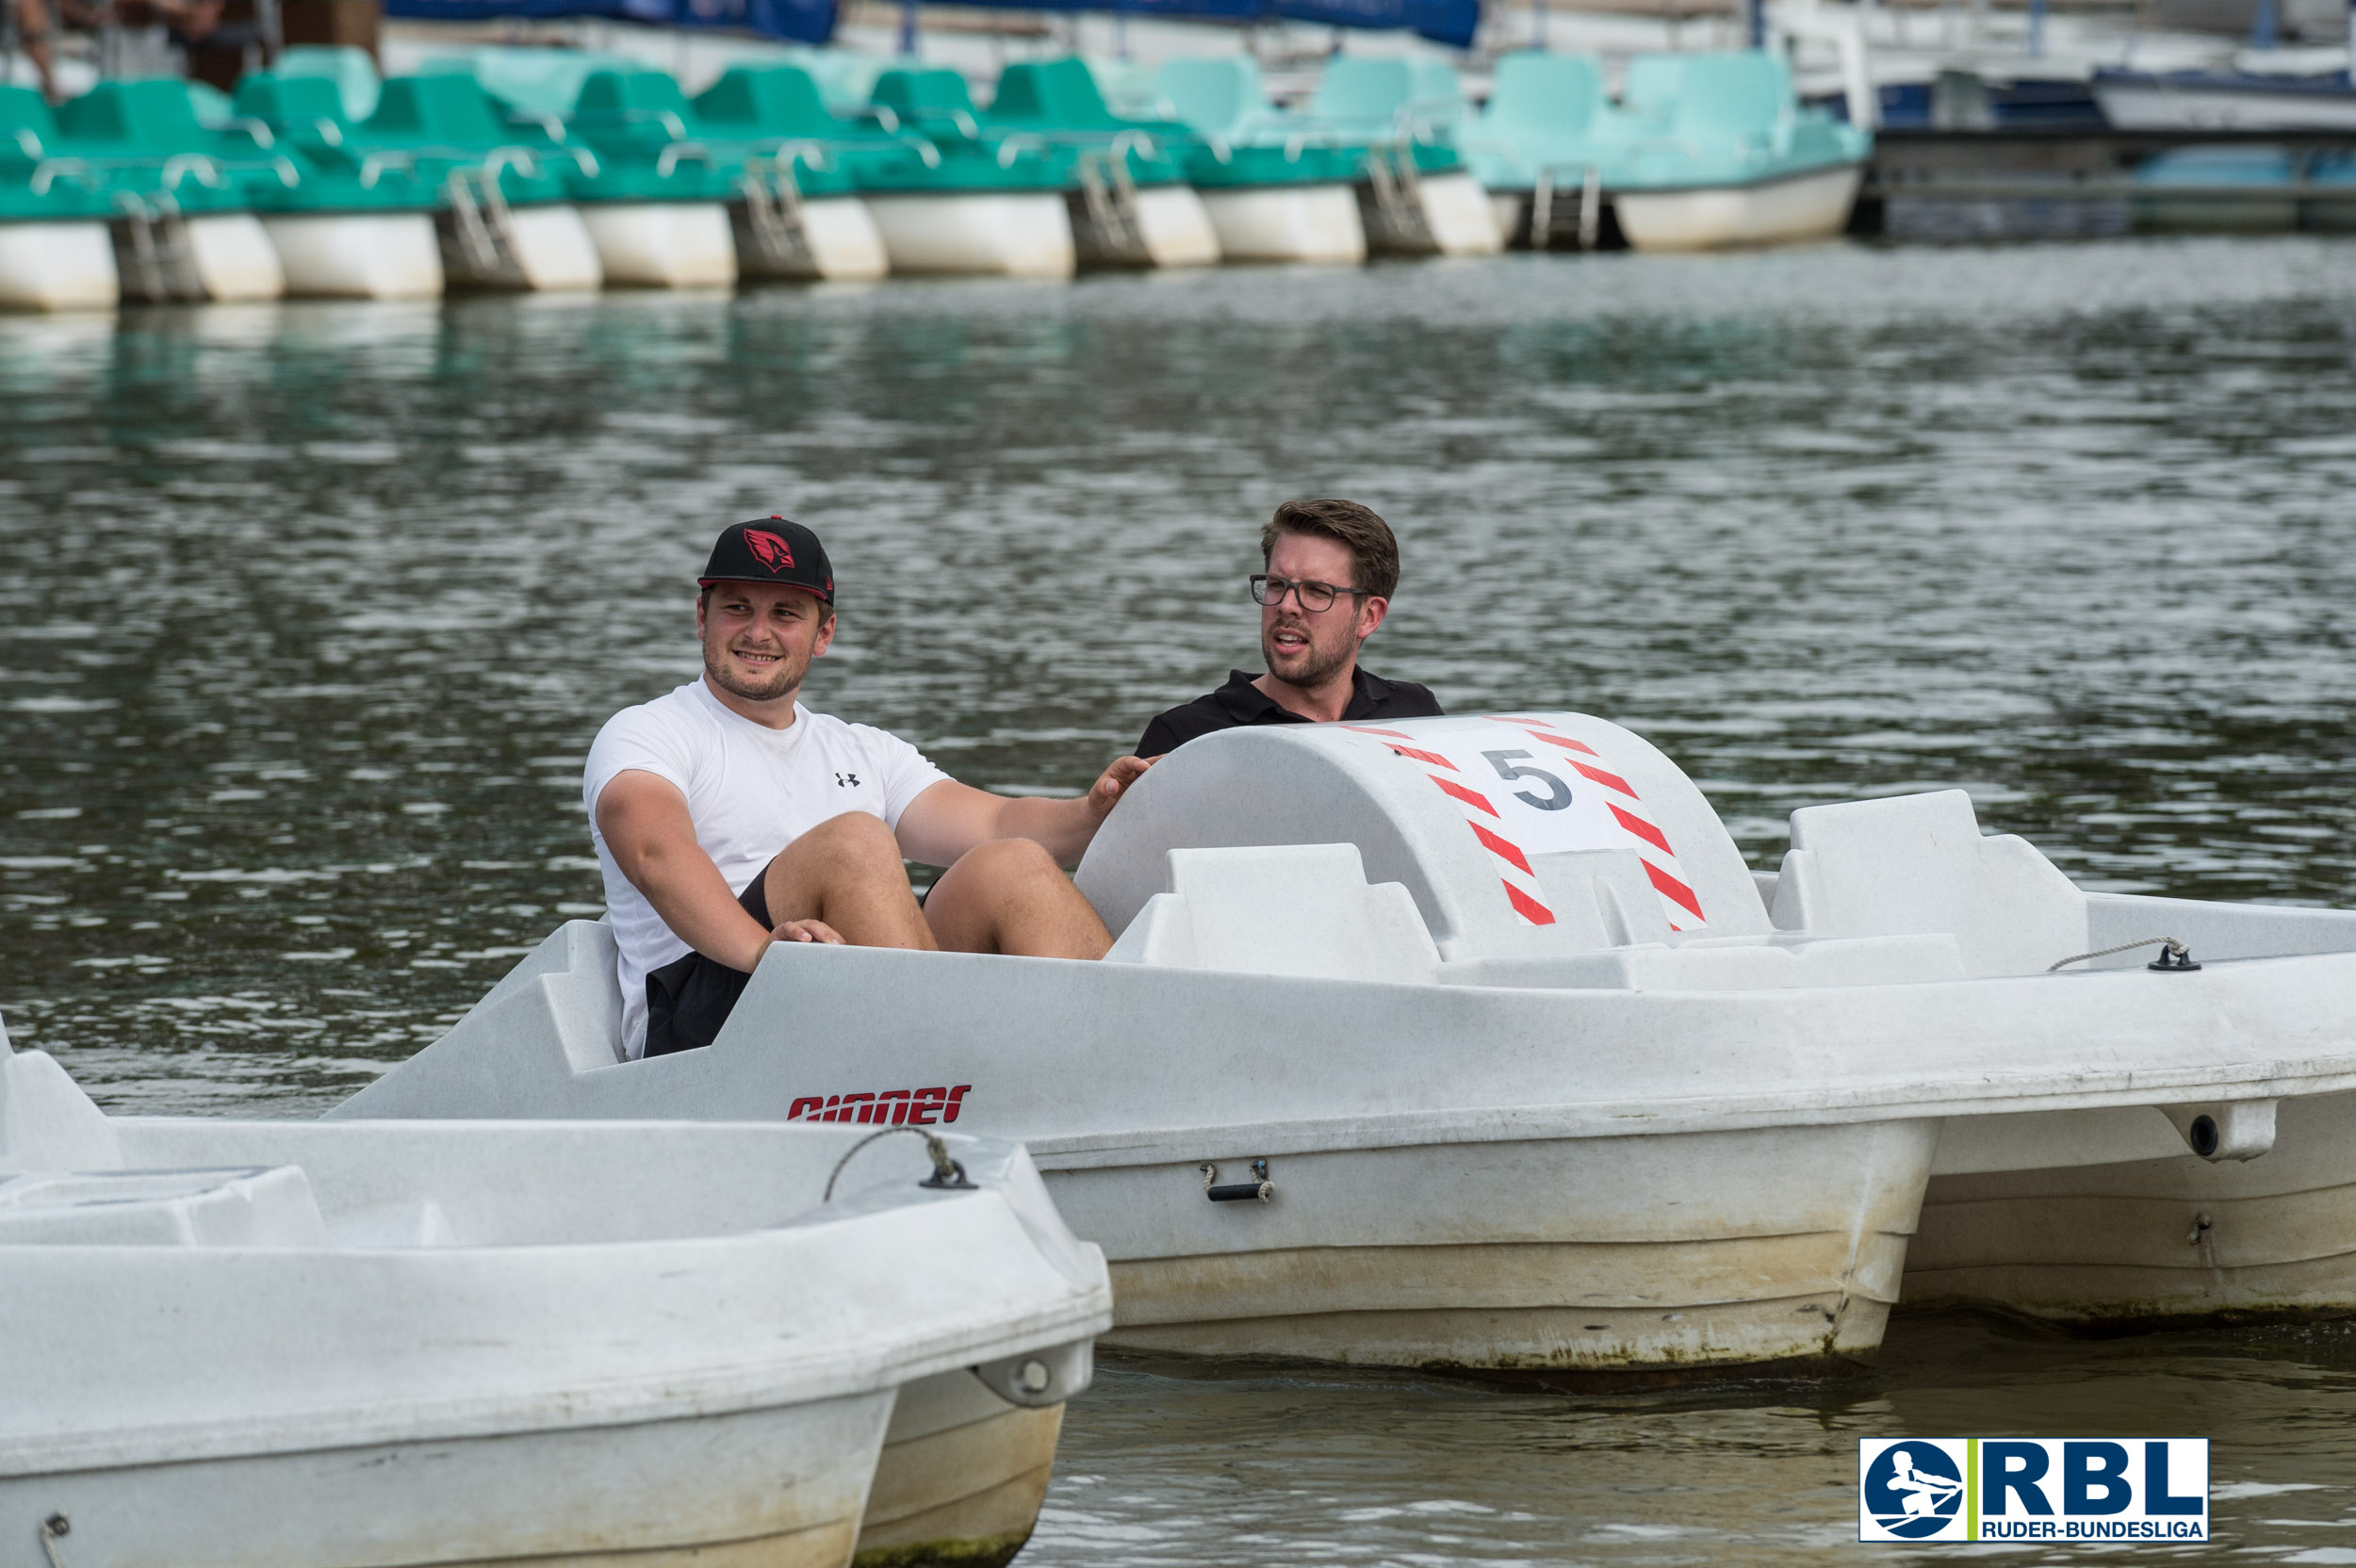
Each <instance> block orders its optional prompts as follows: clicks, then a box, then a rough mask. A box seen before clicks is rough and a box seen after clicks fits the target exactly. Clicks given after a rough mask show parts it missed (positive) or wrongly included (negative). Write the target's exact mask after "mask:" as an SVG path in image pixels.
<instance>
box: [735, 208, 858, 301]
mask: <svg viewBox="0 0 2356 1568" xmlns="http://www.w3.org/2000/svg"><path fill="white" fill-rule="evenodd" d="M743 205H744V204H743V203H741V202H740V203H738V204H737V206H736V208H734V209H731V211H730V214H729V219H728V221H729V222H730V223H731V224H732V225H733V226H734V230H735V236H736V270H737V274H738V276H740V277H746V278H797V279H816V280H819V281H821V282H826V283H872V282H874V281H875V279H877V278H880V277H883V276H885V275H886V274H888V273H889V272H890V271H891V270H892V258H891V256H890V255H889V254H888V253H886V252H885V250H884V240H883V233H882V231H881V230H879V229H877V228H876V227H875V214H874V213H871V212H869V211H868V210H867V204H866V203H865V202H863V201H861V200H860V199H859V197H857V196H805V197H803V198H802V199H801V214H802V237H803V239H804V240H805V241H806V242H807V243H808V245H809V247H810V256H809V259H808V261H807V262H806V263H794V264H790V265H778V264H776V263H773V262H772V261H771V260H770V258H769V257H768V256H766V255H765V254H763V253H762V252H761V244H760V241H759V240H758V238H757V237H755V236H754V235H753V233H752V230H751V221H750V219H749V218H748V217H747V216H745V214H744V212H743V210H742V208H743Z"/></svg>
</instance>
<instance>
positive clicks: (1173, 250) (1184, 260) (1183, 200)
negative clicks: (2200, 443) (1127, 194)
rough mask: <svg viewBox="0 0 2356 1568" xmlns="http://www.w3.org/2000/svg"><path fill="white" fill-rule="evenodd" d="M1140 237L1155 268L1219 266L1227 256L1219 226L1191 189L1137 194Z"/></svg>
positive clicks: (1169, 187)
mask: <svg viewBox="0 0 2356 1568" xmlns="http://www.w3.org/2000/svg"><path fill="white" fill-rule="evenodd" d="M1137 234H1138V237H1140V238H1142V239H1143V240H1144V241H1145V251H1146V254H1147V255H1148V256H1150V257H1151V258H1152V259H1153V265H1154V266H1156V267H1216V266H1218V265H1219V261H1220V260H1221V258H1222V257H1223V256H1224V254H1225V253H1224V252H1223V251H1222V250H1221V249H1220V248H1219V227H1218V225H1217V224H1215V223H1213V222H1212V221H1211V214H1210V212H1209V210H1208V209H1207V208H1206V207H1205V206H1204V205H1203V198H1202V197H1201V196H1199V195H1197V194H1196V193H1195V189H1194V188H1193V187H1192V186H1186V185H1165V186H1151V187H1148V188H1145V189H1143V190H1140V191H1138V192H1137Z"/></svg>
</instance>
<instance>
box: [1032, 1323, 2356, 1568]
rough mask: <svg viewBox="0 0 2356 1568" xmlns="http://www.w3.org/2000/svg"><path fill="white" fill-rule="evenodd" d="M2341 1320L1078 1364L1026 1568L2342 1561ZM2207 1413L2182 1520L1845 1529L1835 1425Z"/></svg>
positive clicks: (2084, 1430) (2351, 1539) (2353, 1368)
mask: <svg viewBox="0 0 2356 1568" xmlns="http://www.w3.org/2000/svg"><path fill="white" fill-rule="evenodd" d="M2351 1404H2356V1324H2326V1325H2319V1326H2314V1327H2307V1328H2299V1329H2276V1330H2244V1331H2233V1332H2230V1333H2217V1334H2164V1335H2152V1336H2145V1337H2137V1338H2134V1339H2119V1340H2104V1341H2094V1342H2088V1341H2085V1340H2078V1339H2069V1338H2062V1337H2058V1336H2050V1335H2047V1334H2045V1333H2043V1332H2041V1331H2033V1330H2028V1329H2024V1328H2020V1327H2017V1326H2014V1325H2010V1324H2004V1323H2000V1322H1997V1321H1994V1320H1991V1319H1987V1318H1981V1317H1974V1316H1970V1315H1961V1314H1951V1313H1927V1314H1919V1315H1910V1316H1909V1315H1904V1314H1902V1315H1899V1316H1898V1317H1897V1318H1895V1319H1893V1320H1892V1322H1891V1324H1890V1339H1889V1343H1888V1345H1887V1347H1886V1348H1885V1349H1884V1352H1883V1356H1882V1361H1881V1364H1880V1365H1879V1366H1877V1367H1876V1368H1875V1369H1874V1371H1873V1372H1872V1373H1871V1374H1869V1375H1867V1376H1864V1377H1861V1378H1858V1379H1857V1380H1855V1381H1852V1382H1846V1383H1839V1384H1834V1385H1832V1386H1830V1387H1823V1386H1810V1385H1805V1384H1755V1385H1750V1386H1747V1387H1736V1388H1726V1389H1721V1390H1717V1391H1715V1392H1704V1393H1690V1394H1683V1395H1650V1396H1630V1397H1622V1398H1596V1397H1587V1398H1566V1397H1557V1396H1539V1395H1521V1394H1514V1393H1511V1392H1504V1391H1499V1390H1496V1389H1492V1388H1488V1387H1484V1386H1482V1385H1480V1384H1472V1383H1462V1382H1452V1381H1446V1380H1437V1379H1429V1378H1416V1377H1406V1376H1385V1375H1382V1374H1368V1373H1351V1372H1344V1371H1335V1370H1327V1369H1321V1368H1314V1367H1305V1368H1295V1367H1283V1368H1271V1367H1265V1366H1263V1367H1247V1366H1235V1367H1226V1368H1218V1369H1209V1370H1206V1369H1203V1368H1201V1367H1197V1366H1189V1365H1187V1364H1185V1363H1183V1362H1167V1363H1145V1362H1136V1361H1129V1362H1116V1363H1114V1364H1111V1365H1110V1366H1107V1367H1104V1368H1101V1369H1100V1370H1099V1372H1098V1374H1097V1382H1096V1386H1095V1388H1094V1389H1093V1390H1091V1391H1090V1393H1089V1395H1088V1397H1087V1398H1086V1399H1085V1400H1083V1401H1082V1402H1081V1403H1080V1404H1078V1405H1076V1406H1074V1407H1073V1409H1072V1413H1071V1414H1070V1416H1069V1417H1068V1418H1067V1419H1066V1422H1065V1425H1064V1441H1063V1451H1062V1456H1061V1459H1060V1461H1059V1466H1058V1469H1059V1473H1058V1475H1057V1478H1056V1481H1055V1489H1054V1491H1053V1492H1052V1493H1051V1494H1050V1495H1049V1498H1048V1509H1047V1511H1046V1513H1045V1514H1044V1515H1042V1517H1041V1521H1040V1527H1039V1538H1038V1539H1037V1540H1036V1541H1035V1542H1034V1543H1033V1544H1032V1546H1031V1547H1030V1549H1029V1550H1028V1551H1027V1552H1026V1553H1025V1554H1024V1556H1023V1563H1024V1564H1025V1565H1026V1568H1138V1565H1148V1564H1153V1565H1163V1564H1168V1565H1176V1564H1197V1563H1214V1564H1219V1565H1220V1568H1260V1565H1263V1564H1265V1565H1268V1568H1280V1565H1281V1568H1295V1565H1299V1564H1308V1563H1386V1564H1387V1563H1415V1564H1450V1565H1455V1564H1474V1563H1582V1564H1586V1563H1594V1564H1607V1565H1608V1564H1626V1565H1628V1568H1636V1565H1640V1564H1641V1565H1644V1568H1665V1565H1671V1564H1688V1563H1694V1564H1719V1563H1742V1564H1775V1565H1781V1564H1792V1565H1796V1564H1801V1563H1841V1562H1884V1563H1887V1562H1894V1561H1917V1562H1922V1563H1934V1562H1945V1561H1951V1560H1955V1558H1956V1557H1958V1556H1962V1557H1965V1558H1967V1559H1971V1558H1976V1557H1977V1556H1978V1555H1979V1554H1981V1553H1985V1552H1996V1553H2002V1554H2003V1555H2004V1560H2005V1561H2007V1562H2031V1563H2034V1562H2046V1561H2052V1562H2083V1561H2086V1560H2088V1558H2089V1557H2091V1556H2098V1555H2099V1556H2100V1557H2101V1558H2102V1560H2110V1561H2116V1560H2119V1558H2121V1557H2125V1558H2126V1559H2128V1560H2135V1561H2153V1562H2158V1561H2164V1560H2176V1561H2204V1560H2218V1559H2222V1558H2224V1557H2226V1556H2227V1555H2228V1554H2231V1555H2232V1556H2233V1557H2235V1558H2237V1559H2241V1560H2255V1561H2260V1562H2298V1563H2342V1564H2346V1563H2350V1562H2356V1426H2351V1424H2350V1423H2349V1421H2348V1415H2347V1413H2348V1410H2349V1409H2350V1408H2351ZM2154 1433H2158V1434H2163V1435H2186V1436H2206V1437H2208V1438H2210V1440H2211V1443H2210V1461H2211V1470H2212V1474H2211V1484H2212V1486H2213V1488H2214V1491H2213V1495H2212V1503H2211V1510H2212V1526H2211V1528H2212V1533H2213V1535H2214V1538H2215V1539H2214V1540H2213V1541H2211V1542H2210V1543H2209V1544H2206V1545H2190V1546H2147V1547H2083V1546H2081V1547H2058V1546H2056V1547H2045V1548H2038V1547H2035V1546H1978V1547H1973V1548H1972V1551H1971V1552H1969V1553H1966V1552H1965V1551H1964V1549H1963V1548H1962V1547H1960V1546H1927V1547H1922V1548H1918V1549H1913V1550H1909V1549H1907V1548H1906V1547H1902V1546H1873V1547H1867V1546H1861V1545H1859V1544H1857V1439H1859V1438H1861V1437H1901V1436H1912V1437H1946V1436H1985V1435H2006V1436H2035V1437H2133V1436H2149V1435H2151V1434H2154Z"/></svg>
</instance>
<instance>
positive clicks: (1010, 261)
mask: <svg viewBox="0 0 2356 1568" xmlns="http://www.w3.org/2000/svg"><path fill="white" fill-rule="evenodd" d="M866 203H867V210H868V211H869V212H870V213H871V214H872V215H874V218H875V227H876V229H877V230H878V231H879V232H880V233H881V234H882V235H883V242H884V251H885V253H886V254H888V255H889V256H890V257H891V260H892V270H893V271H894V272H906V273H912V274H927V273H929V274H934V275H966V276H984V277H1010V278H1068V277H1070V276H1072V273H1073V271H1074V270H1076V269H1077V268H1078V266H1079V252H1078V248H1077V247H1076V245H1075V244H1074V243H1073V240H1072V217H1071V214H1070V213H1068V212H1067V211H1065V209H1064V199H1063V195H1062V193H1061V192H1059V191H1023V192H1014V193H1009V192H982V193H978V194H973V195H953V196H890V195H872V196H869V197H867V198H866Z"/></svg>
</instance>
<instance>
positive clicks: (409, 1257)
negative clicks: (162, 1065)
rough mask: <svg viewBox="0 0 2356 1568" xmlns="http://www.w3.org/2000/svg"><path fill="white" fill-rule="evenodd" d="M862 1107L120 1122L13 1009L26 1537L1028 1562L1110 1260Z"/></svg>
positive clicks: (5, 1442)
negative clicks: (721, 1113) (705, 1119)
mask: <svg viewBox="0 0 2356 1568" xmlns="http://www.w3.org/2000/svg"><path fill="white" fill-rule="evenodd" d="M859 1138H860V1130H859V1129H858V1128H841V1129H831V1130H822V1131H820V1132H818V1133H817V1134H816V1135H812V1134H811V1133H810V1131H808V1130H805V1129H800V1128H789V1127H783V1126H779V1125H777V1124H774V1123H768V1124H750V1125H748V1124H736V1125H715V1124H703V1125H690V1124H685V1123H678V1122H672V1123H646V1122H632V1123H629V1124H627V1125H625V1124H621V1123H615V1122H608V1123H602V1124H598V1125H590V1126H582V1125H576V1124H567V1123H555V1122H543V1123H537V1124H533V1125H527V1126H516V1125H512V1124H511V1125H498V1124H490V1123H483V1122H475V1123H471V1124H450V1123H423V1122H405V1123H370V1122H307V1123H305V1122H285V1121H228V1120H212V1119H197V1118H150V1117H131V1118H108V1117H106V1116H104V1115H102V1114H101V1113H100V1112H99V1111H98V1110H97V1108H96V1107H95V1106H93V1105H92V1104H91V1103H90V1101H89V1100H88V1099H87V1098H86V1097H84V1096H83V1094H82V1093H81V1091H80V1090H79V1089H77V1088H76V1087H75V1086H74V1083H73V1081H72V1080H71V1079H70V1078H68V1077H67V1076H66V1074H65V1072H64V1071H63V1070H61V1069H60V1068H59V1067H58V1066H57V1063H56V1062H55V1061H53V1060H52V1059H51V1058H49V1057H47V1056H46V1055H43V1054H40V1053H24V1054H10V1053H9V1052H8V1046H7V1043H6V1038H5V1036H0V1318H5V1321H6V1322H7V1324H8V1346H9V1353H8V1355H7V1356H5V1357H0V1543H5V1544H4V1545H0V1564H5V1565H6V1568H50V1565H53V1564H58V1563H63V1564H69V1565H71V1568H128V1565H131V1564H138V1563H158V1562H169V1563H172V1564H175V1565H178V1568H252V1565H255V1564H268V1563H287V1564H298V1563H300V1564H326V1563H334V1564H339V1565H346V1568H367V1565H379V1564H382V1565H392V1564H403V1565H407V1564H418V1563H449V1564H458V1563H466V1564H476V1565H484V1564H491V1563H510V1562H514V1563H522V1562H526V1561H530V1562H541V1563H545V1562H551V1561H563V1562H565V1563H568V1564H582V1565H587V1564H612V1565H617V1568H618V1565H620V1564H625V1563H627V1564H631V1565H639V1564H652V1563H683V1562H686V1561H688V1560H691V1559H692V1560H695V1561H696V1562H712V1563H745V1564H750V1563H754V1562H760V1563H763V1564H768V1563H779V1564H794V1565H797V1568H798V1565H805V1564H807V1565H811V1568H817V1565H837V1564H843V1563H848V1562H851V1561H853V1560H854V1547H855V1544H856V1547H857V1551H858V1553H859V1557H860V1558H861V1559H863V1560H868V1561H871V1562H876V1563H887V1562H888V1563H891V1564H893V1565H895V1568H896V1565H899V1564H909V1563H913V1564H925V1563H955V1564H957V1565H959V1568H964V1565H966V1564H970V1563H974V1562H982V1563H992V1564H995V1563H1003V1562H1004V1561H1005V1560H1006V1559H1007V1558H1009V1557H1011V1556H1012V1555H1013V1553H1014V1551H1015V1549H1016V1548H1018V1547H1019V1546H1020V1545H1021V1544H1022V1542H1023V1537H1024V1536H1026V1535H1027V1534H1028V1532H1029V1529H1030V1525H1031V1521H1032V1520H1033V1519H1034V1518H1035V1517H1036V1515H1037V1513H1038V1510H1039V1499H1040V1496H1041V1495H1043V1494H1044V1492H1045V1490H1046V1484H1047V1466H1048V1463H1049V1462H1050V1461H1051V1460H1052V1458H1053V1455H1054V1449H1055V1433H1056V1430H1057V1429H1058V1426H1059V1424H1060V1421H1061V1414H1062V1403H1063V1401H1064V1400H1065V1399H1066V1398H1067V1397H1070V1396H1071V1395H1072V1394H1073V1393H1075V1392H1077V1391H1078V1390H1079V1389H1081V1388H1083V1387H1085V1386H1086V1385H1087V1383H1088V1378H1089V1375H1090V1364H1091V1357H1090V1349H1089V1341H1090V1338H1091V1336H1093V1335H1094V1334H1095V1333H1096V1332H1098V1331H1100V1330H1102V1329H1103V1328H1104V1325H1105V1323H1106V1322H1107V1321H1108V1320H1109V1305H1110V1298H1109V1291H1108V1288H1107V1285H1106V1282H1105V1275H1104V1261H1103V1258H1102V1257H1101V1255H1100V1254H1099V1253H1098V1252H1097V1250H1096V1249H1094V1248H1092V1247H1089V1246H1088V1245H1086V1244H1084V1243H1081V1242H1077V1241H1075V1240H1073V1239H1072V1235H1071V1233H1070V1232H1069V1231H1067V1230H1065V1229H1064V1227H1063V1224H1062V1222H1061V1221H1060V1220H1059V1219H1058V1218H1057V1217H1056V1215H1055V1208H1054V1206H1053V1204H1052V1203H1051V1202H1050V1201H1048V1198H1047V1195H1046V1192H1045V1190H1044V1189H1043V1188H1042V1187H1041V1186H1040V1184H1039V1177H1038V1174H1037V1173H1036V1171H1035V1170H1034V1169H1033V1168H1032V1167H1031V1164H1030V1162H1029V1160H1028V1159H1027V1158H1026V1157H1025V1156H1024V1154H1023V1151H1022V1150H1021V1149H1019V1148H1016V1147H1013V1146H1011V1145H1008V1144H1005V1143H1001V1142H997V1141H994V1140H976V1139H970V1138H963V1137H957V1136H956V1135H950V1136H947V1137H943V1138H941V1140H940V1141H941V1146H942V1147H941V1160H942V1161H947V1160H950V1159H954V1160H955V1161H956V1162H957V1163H958V1164H961V1166H962V1168H963V1171H964V1175H963V1176H958V1175H957V1174H956V1173H955V1171H954V1170H952V1171H951V1172H950V1173H949V1179H948V1181H947V1182H946V1183H943V1182H941V1179H940V1177H941V1172H940V1169H939V1168H938V1167H937V1166H936V1164H935V1162H933V1161H930V1160H928V1159H927V1158H926V1157H925V1156H926V1153H927V1151H926V1150H924V1149H923V1148H920V1147H919V1145H918V1144H917V1142H916V1140H915V1139H913V1138H908V1137H896V1138H886V1139H885V1140H883V1142H882V1143H881V1144H880V1145H879V1146H878V1147H876V1148H874V1149H871V1150H867V1151H864V1152H858V1153H857V1154H856V1157H851V1156H852V1155H853V1151H854V1146H855V1145H856V1144H857V1143H858V1142H859ZM838 1175H839V1176H841V1177H842V1178H843V1187H842V1193H843V1195H842V1196H840V1197H838V1198H835V1199H834V1200H833V1201H825V1199H826V1194H827V1193H828V1191H829V1189H830V1187H831V1185H832V1183H833V1179H834V1177H835V1176H838ZM920 1176H921V1177H924V1183H923V1184H920V1181H919V1178H920ZM968 1181H970V1182H971V1184H970V1185H960V1183H964V1182H968ZM44 1554H46V1555H45V1556H44Z"/></svg>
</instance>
